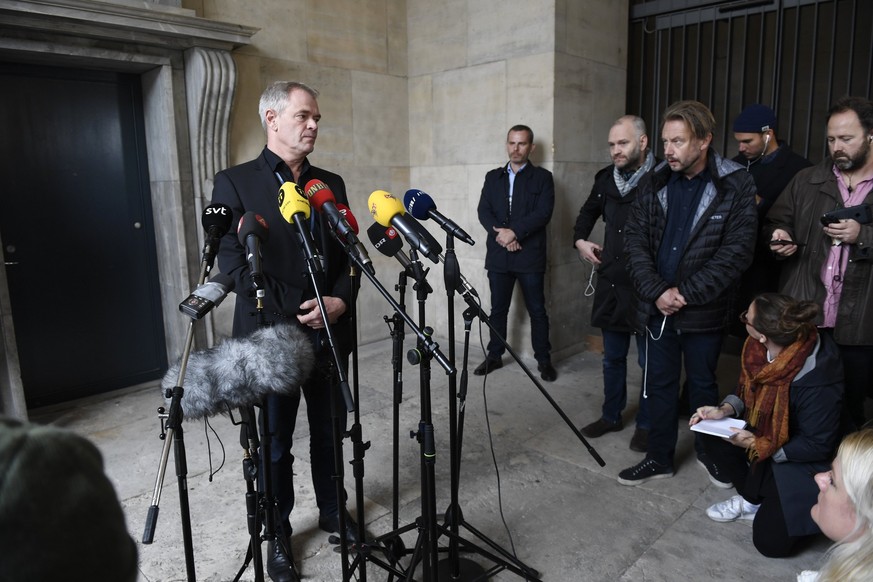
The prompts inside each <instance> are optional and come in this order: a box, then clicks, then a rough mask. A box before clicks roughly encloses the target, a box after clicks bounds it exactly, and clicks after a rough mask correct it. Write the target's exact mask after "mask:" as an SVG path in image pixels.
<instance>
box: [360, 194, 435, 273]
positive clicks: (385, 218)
mask: <svg viewBox="0 0 873 582" xmlns="http://www.w3.org/2000/svg"><path fill="white" fill-rule="evenodd" d="M367 206H368V207H369V208H370V214H372V215H373V218H374V219H375V220H376V222H378V223H379V224H381V225H382V226H385V227H387V226H389V225H391V226H393V227H394V228H396V229H397V230H398V231H400V233H401V234H402V235H403V236H404V237H406V240H407V241H408V242H409V246H411V247H412V248H414V249H416V250H418V251H419V252H420V253H421V254H423V255H424V256H426V257H427V258H429V259H430V260H431V261H433V262H434V263H436V262H439V259H437V254H438V253H437V252H436V251H435V250H434V249H433V248H431V245H430V243H429V242H428V241H427V240H426V239H425V238H424V237H422V235H421V233H420V231H419V227H416V226H415V225H414V224H413V221H415V219H414V218H411V217H408V216H405V213H406V209H404V208H403V204H401V203H400V200H398V199H397V198H395V197H394V196H392V195H391V194H389V193H388V192H385V191H384V190H376V191H374V192H373V193H372V194H370V198H369V199H368V200H367ZM416 224H417V223H416Z"/></svg>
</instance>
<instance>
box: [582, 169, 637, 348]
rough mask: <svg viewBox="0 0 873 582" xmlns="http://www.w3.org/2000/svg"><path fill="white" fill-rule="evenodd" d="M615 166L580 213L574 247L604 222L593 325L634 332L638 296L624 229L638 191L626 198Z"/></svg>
mask: <svg viewBox="0 0 873 582" xmlns="http://www.w3.org/2000/svg"><path fill="white" fill-rule="evenodd" d="M614 168H615V166H614V165H610V166H607V167H605V168H603V169H602V170H600V171H599V172H597V174H596V175H595V176H594V186H593V187H592V188H591V194H590V195H589V196H588V200H586V201H585V204H583V205H582V208H581V209H580V210H579V216H578V217H577V218H576V225H575V226H574V228H573V243H574V244H575V243H576V241H577V240H580V239H582V240H588V237H589V236H591V231H592V230H593V229H594V225H595V223H596V222H597V219H598V218H601V217H602V218H603V225H604V228H603V253H602V255H601V257H600V265H599V266H598V267H597V285H596V286H595V288H594V302H593V304H592V306H591V325H593V326H594V327H599V328H602V329H606V330H608V331H616V332H630V331H631V330H632V329H633V325H632V323H631V322H632V317H630V316H631V314H632V313H634V307H635V304H634V292H633V283H632V282H631V279H630V274H629V273H628V271H627V260H626V255H625V253H624V227H625V223H626V222H627V217H628V215H629V214H630V209H631V205H632V204H633V201H634V200H636V197H637V190H638V188H634V189H633V190H631V191H630V192H628V193H627V194H625V195H624V196H622V195H621V194H620V193H619V191H618V188H617V187H616V185H615V179H614V178H613V169H614Z"/></svg>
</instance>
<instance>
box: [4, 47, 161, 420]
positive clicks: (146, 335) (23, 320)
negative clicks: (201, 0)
mask: <svg viewBox="0 0 873 582" xmlns="http://www.w3.org/2000/svg"><path fill="white" fill-rule="evenodd" d="M0 87H2V90H0V135H2V138H0V238H2V250H3V257H4V260H5V262H6V273H7V278H8V282H9V294H10V300H11V304H12V317H13V322H14V325H15V336H16V341H17V347H18V353H19V358H20V363H21V375H22V380H23V383H24V389H25V394H26V397H27V402H28V406H31V407H33V406H39V405H45V404H50V403H55V402H60V401H65V400H70V399H73V398H77V397H80V396H85V395H89V394H94V393H97V392H104V391H108V390H112V389H116V388H120V387H124V386H129V385H131V384H135V383H139V382H143V381H146V380H150V379H154V378H157V377H159V376H160V374H161V373H162V371H163V370H164V369H165V368H166V350H165V344H164V330H163V321H162V317H161V306H160V295H159V287H158V285H159V282H158V270H157V261H156V255H155V244H154V227H153V221H152V210H151V206H150V195H149V187H148V184H149V182H148V170H147V165H146V150H145V139H144V129H143V118H142V97H141V87H140V83H139V78H138V77H137V76H134V75H122V74H115V73H108V72H96V71H82V70H71V69H54V68H47V67H32V66H21V65H7V64H0Z"/></svg>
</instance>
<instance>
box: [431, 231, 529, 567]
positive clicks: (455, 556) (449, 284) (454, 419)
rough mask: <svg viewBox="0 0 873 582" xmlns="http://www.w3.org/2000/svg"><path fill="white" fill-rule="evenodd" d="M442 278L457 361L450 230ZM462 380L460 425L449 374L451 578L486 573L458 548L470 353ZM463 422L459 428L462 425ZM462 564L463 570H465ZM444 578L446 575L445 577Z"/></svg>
mask: <svg viewBox="0 0 873 582" xmlns="http://www.w3.org/2000/svg"><path fill="white" fill-rule="evenodd" d="M443 281H444V282H445V286H446V297H447V299H448V301H447V303H448V318H447V321H448V337H449V359H450V360H451V361H452V362H454V361H455V289H456V288H457V287H458V285H459V284H460V282H461V271H460V267H459V266H458V259H457V255H455V239H454V236H452V234H451V233H449V234H447V235H446V252H445V258H444V260H443ZM461 370H462V372H461V382H462V386H463V388H464V390H463V395H462V398H461V410H460V415H461V416H460V425H459V413H458V402H457V399H458V375H457V373H454V374H450V375H449V458H450V461H449V465H450V495H451V497H450V503H449V507H448V509H446V512H445V520H446V521H445V523H444V524H443V527H444V528H445V527H448V528H449V534H450V535H449V556H448V558H447V559H446V560H443V561H444V562H447V565H448V576H449V577H450V579H451V580H457V579H458V578H460V576H461V575H462V573H463V575H464V579H465V580H469V579H475V578H478V577H479V576H481V575H483V574H484V572H485V570H484V568H482V566H481V565H479V564H477V563H476V562H474V561H472V560H466V559H465V560H463V561H462V559H461V557H460V552H459V547H458V544H459V540H460V539H461V538H460V535H459V533H458V526H459V524H461V523H465V522H464V514H463V512H462V511H461V506H460V504H459V502H458V491H459V488H460V472H461V439H462V438H463V414H464V410H465V408H464V404H465V402H466V392H467V391H466V387H467V353H466V351H465V352H464V365H463V366H462V368H461ZM459 426H460V428H459ZM517 564H518V565H519V566H520V567H523V568H525V569H527V567H526V566H524V564H521V563H520V562H518V563H517ZM462 568H463V572H462ZM442 579H443V580H445V579H446V578H445V576H443V577H442Z"/></svg>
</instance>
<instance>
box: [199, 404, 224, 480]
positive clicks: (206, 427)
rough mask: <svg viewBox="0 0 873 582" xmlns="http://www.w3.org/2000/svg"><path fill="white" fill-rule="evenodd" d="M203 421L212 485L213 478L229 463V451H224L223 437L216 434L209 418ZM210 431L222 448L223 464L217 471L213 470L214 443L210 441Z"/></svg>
mask: <svg viewBox="0 0 873 582" xmlns="http://www.w3.org/2000/svg"><path fill="white" fill-rule="evenodd" d="M203 420H204V421H205V422H204V423H203V435H204V436H205V437H206V458H207V459H209V482H210V483H212V478H213V477H214V476H215V475H217V474H218V472H219V471H221V469H222V468H223V467H224V463H225V461H227V451H226V450H225V449H224V443H223V442H222V440H221V435H219V434H218V432H216V430H215V427H213V426H212V425H211V424H210V423H209V417H205V418H204V419H203ZM209 431H212V434H214V435H215V440H217V441H218V444H219V446H221V464H220V465H219V466H218V468H217V469H215V471H213V470H212V441H211V440H210V439H209Z"/></svg>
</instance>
